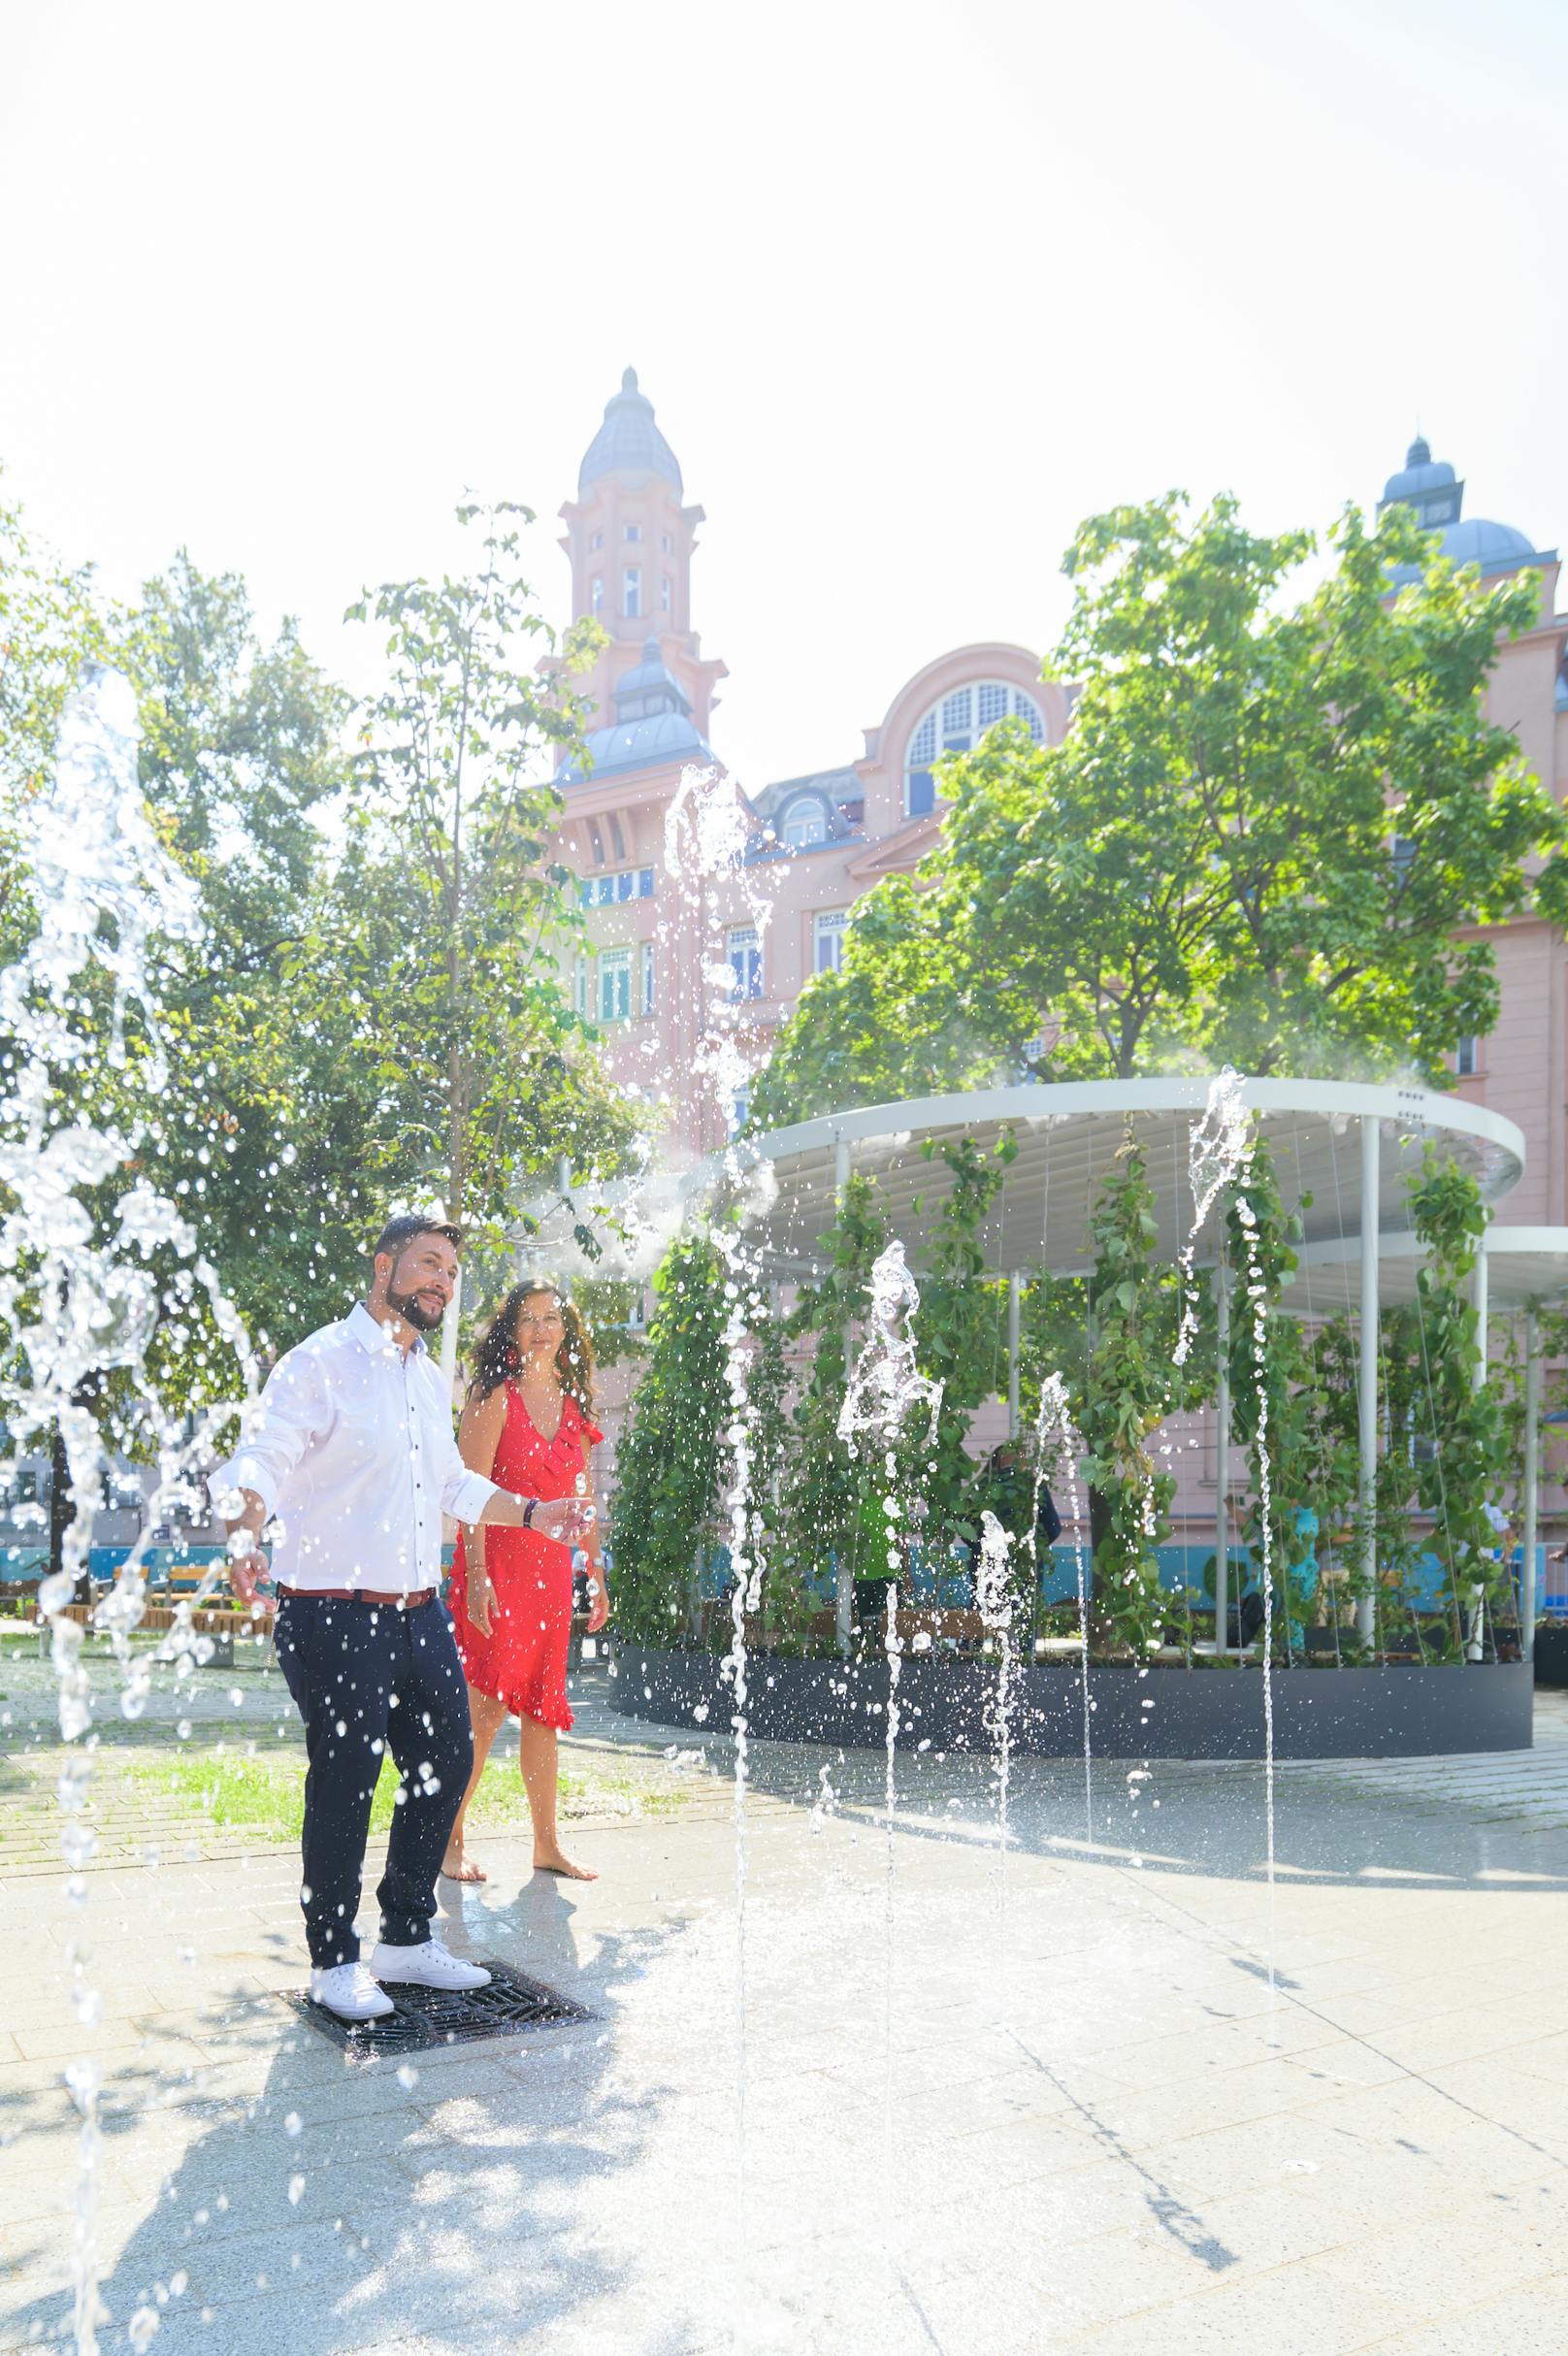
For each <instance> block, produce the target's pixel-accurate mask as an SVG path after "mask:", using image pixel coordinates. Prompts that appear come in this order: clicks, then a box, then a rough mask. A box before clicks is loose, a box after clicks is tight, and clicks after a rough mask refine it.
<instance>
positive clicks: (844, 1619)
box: [833, 1137, 855, 1659]
mask: <svg viewBox="0 0 1568 2356" xmlns="http://www.w3.org/2000/svg"><path fill="white" fill-rule="evenodd" d="M848 1193H849V1140H848V1138H847V1137H837V1138H835V1139H834V1140H833V1209H834V1211H835V1213H837V1214H839V1215H842V1212H843V1208H844V1197H845V1195H846V1194H848ZM849 1345H850V1333H849V1328H848V1326H847V1325H846V1326H845V1328H844V1365H845V1371H846V1373H847V1371H848V1366H849ZM854 1620H855V1563H854V1558H853V1555H852V1554H851V1553H850V1551H849V1549H848V1547H847V1546H840V1548H839V1550H838V1559H837V1562H836V1563H835V1565H834V1570H833V1633H834V1636H835V1638H836V1641H837V1645H838V1650H839V1652H840V1654H842V1655H843V1657H844V1658H846V1659H847V1658H848V1655H849V1643H850V1636H851V1633H852V1630H853V1627H854Z"/></svg>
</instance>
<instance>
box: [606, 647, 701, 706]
mask: <svg viewBox="0 0 1568 2356" xmlns="http://www.w3.org/2000/svg"><path fill="white" fill-rule="evenodd" d="M691 708H692V704H691V698H690V697H689V696H688V695H687V693H686V691H685V689H684V688H683V687H682V686H681V684H680V681H679V680H678V679H676V678H675V677H674V676H673V675H672V674H671V672H670V671H669V670H667V669H666V666H665V659H664V656H663V655H662V654H661V653H660V651H659V641H658V639H657V638H644V639H643V641H642V660H641V662H640V663H639V664H638V665H637V669H636V670H635V671H628V672H627V673H626V675H625V676H624V678H621V679H618V680H617V681H616V683H615V709H616V711H617V713H618V714H619V716H620V717H621V718H622V719H623V720H641V719H646V718H647V717H648V716H649V715H650V714H651V713H653V712H656V711H690V710H691Z"/></svg>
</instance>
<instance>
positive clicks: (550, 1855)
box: [534, 1849, 599, 1882]
mask: <svg viewBox="0 0 1568 2356" xmlns="http://www.w3.org/2000/svg"><path fill="white" fill-rule="evenodd" d="M534 1871H535V1872H536V1873H537V1874H559V1875H560V1877H561V1879H562V1881H563V1882H597V1881H598V1880H599V1874H598V1871H597V1869H596V1868H595V1867H594V1866H592V1865H578V1864H576V1863H574V1861H573V1860H572V1858H571V1857H569V1856H568V1855H567V1853H566V1851H565V1849H535V1851H534Z"/></svg>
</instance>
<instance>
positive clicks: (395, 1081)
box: [303, 504, 632, 1238]
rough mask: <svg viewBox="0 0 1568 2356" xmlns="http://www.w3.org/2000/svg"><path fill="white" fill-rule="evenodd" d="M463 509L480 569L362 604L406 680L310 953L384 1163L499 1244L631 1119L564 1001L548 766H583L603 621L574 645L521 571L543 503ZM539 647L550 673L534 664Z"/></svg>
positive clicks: (362, 758) (387, 695) (367, 755)
mask: <svg viewBox="0 0 1568 2356" xmlns="http://www.w3.org/2000/svg"><path fill="white" fill-rule="evenodd" d="M458 514H459V520H460V521H461V522H462V523H463V524H464V525H465V526H471V527H472V526H476V527H477V529H478V532H479V537H480V543H481V544H480V555H479V562H478V565H477V567H476V569H475V570H474V572H473V573H470V574H465V575H462V576H453V575H445V576H443V577H442V578H441V580H439V581H427V580H422V579H421V580H411V581H402V582H395V583H389V584H387V585H385V586H383V587H382V588H380V589H378V590H376V591H375V592H370V591H367V592H366V594H365V595H364V596H363V597H362V598H361V599H360V600H359V602H358V603H357V604H356V605H352V606H351V607H350V608H349V617H350V618H351V619H354V620H358V621H364V622H372V623H375V624H377V625H379V626H380V627H381V628H382V629H383V630H384V632H385V634H386V654H387V662H388V667H389V672H390V676H389V682H388V684H387V686H386V687H385V689H384V690H383V691H382V692H381V693H380V694H378V695H377V696H376V697H374V698H373V699H372V700H371V701H370V703H369V704H367V706H366V707H365V711H364V715H363V717H364V742H363V748H362V750H361V752H360V755H359V757H358V761H357V764H356V771H357V774H356V786H355V793H354V798H353V802H352V810H351V818H350V825H349V830H348V839H347V844H346V848H345V853H344V856H343V861H342V863H341V866H340V867H339V870H338V873H337V876H336V878H335V882H334V888H333V890H332V892H331V894H330V895H329V896H328V898H327V900H326V903H325V905H324V906H323V908H322V909H321V911H320V914H319V917H318V921H317V926H316V930H315V933H314V936H313V937H312V939H311V940H310V942H309V943H308V944H306V947H305V950H304V953H303V954H304V956H305V958H306V959H308V960H309V961H310V963H311V964H312V965H313V966H314V967H315V969H316V971H317V972H318V974H319V975H321V976H322V977H324V980H325V984H326V987H327V989H328V990H329V991H330V992H332V993H345V994H346V995H347V996H348V998H349V999H350V1000H351V1002H353V1003H354V1004H355V1005H356V1007H358V1008H359V1009H360V1010H361V1016H362V1021H361V1031H362V1036H363V1038H364V1040H365V1042H366V1045H367V1047H368V1049H369V1050H370V1052H371V1055H372V1058H373V1062H374V1070H375V1076H376V1083H377V1088H378V1099H377V1104H376V1119H375V1123H374V1125H373V1129H374V1133H373V1137H372V1141H371V1142H372V1155H371V1159H372V1164H373V1167H374V1168H376V1171H377V1173H378V1175H379V1176H380V1177H381V1178H382V1180H383V1181H384V1182H395V1183H398V1184H401V1185H403V1186H404V1187H409V1186H411V1185H414V1184H416V1183H419V1182H420V1181H422V1182H423V1185H424V1187H425V1189H426V1190H427V1192H429V1191H434V1192H435V1193H437V1194H439V1195H440V1197H441V1201H442V1202H443V1204H444V1207H445V1211H446V1215H447V1217H448V1218H451V1219H455V1220H461V1221H463V1222H464V1223H465V1225H466V1226H467V1227H470V1228H471V1230H474V1231H475V1232H476V1233H479V1234H481V1235H482V1234H486V1233H487V1234H488V1235H489V1236H490V1237H492V1238H495V1237H497V1236H499V1234H500V1233H501V1232H502V1231H503V1230H504V1228H505V1227H506V1223H507V1221H508V1220H509V1219H510V1218H511V1217H512V1216H513V1215H514V1212H515V1208H516V1203H517V1197H518V1192H519V1187H520V1183H521V1182H522V1181H523V1180H524V1179H525V1178H527V1177H528V1176H530V1175H532V1174H537V1173H538V1172H539V1171H541V1170H543V1169H546V1168H548V1167H549V1166H550V1165H551V1164H552V1163H553V1162H554V1161H555V1159H556V1158H557V1157H558V1156H559V1155H562V1154H567V1155H569V1156H570V1157H571V1158H572V1161H573V1162H575V1163H576V1164H577V1165H578V1166H579V1167H582V1168H590V1167H600V1168H604V1167H612V1166H614V1164H615V1162H616V1158H617V1157H618V1156H619V1155H620V1154H621V1152H622V1151H623V1150H624V1148H625V1146H626V1144H627V1143H628V1141H629V1139H630V1137H631V1134H632V1121H631V1116H630V1112H629V1109H628V1106H627V1103H626V1100H625V1099H624V1098H623V1097H622V1096H620V1094H619V1093H618V1092H617V1091H616V1090H615V1089H613V1088H612V1087H611V1086H610V1085H609V1084H608V1083H607V1082H606V1081H605V1079H604V1076H603V1073H602V1072H601V1070H600V1067H599V1063H598V1060H597V1058H595V1057H594V1055H593V1054H592V1053H591V1052H590V1041H589V1035H588V1033H587V1031H586V1028H585V1026H584V1025H583V1024H582V1023H580V1022H579V1020H578V1018H577V1016H576V1014H575V1013H574V1012H573V1010H572V1005H571V1003H570V1001H569V998H568V997H567V994H566V992H565V990H564V988H563V981H562V965H563V959H564V956H565V953H566V949H567V947H568V945H569V943H570V942H571V940H572V938H573V937H574V926H575V911H574V909H573V907H572V902H571V900H570V899H569V896H568V893H567V889H566V887H567V885H568V882H569V880H570V879H569V878H568V877H567V875H566V873H565V871H564V870H563V869H562V868H560V867H556V866H554V865H552V864H551V862H550V860H549V858H548V844H549V838H550V835H551V834H552V832H553V830H554V826H555V823H556V821H557V819H558V817H559V815H560V812H561V808H562V803H561V799H560V796H559V794H558V793H557V791H556V789H555V787H554V785H553V784H552V783H551V781H550V777H549V774H548V769H547V756H548V754H549V752H550V750H551V749H552V748H562V749H565V750H566V751H568V752H572V751H580V750H581V745H582V733H581V731H582V721H583V718H584V713H585V706H584V704H583V703H582V700H581V698H580V696H578V695H577V693H576V692H575V691H574V689H573V688H572V684H571V682H572V677H573V675H574V674H575V673H577V672H578V671H581V670H582V669H583V668H584V667H585V666H586V664H587V663H588V662H589V661H591V659H592V656H593V653H594V650H595V647H596V646H597V644H598V643H599V633H598V629H597V625H595V624H593V623H577V624H574V625H573V627H572V631H571V632H570V633H569V634H568V636H567V638H566V639H565V641H564V642H563V644H562V645H561V646H560V647H559V648H558V647H557V642H556V639H555V636H554V633H553V632H552V631H551V630H550V628H549V625H548V624H547V623H546V622H545V621H544V620H543V618H542V616H541V615H540V614H539V610H538V608H537V605H536V604H535V601H534V595H533V592H532V590H531V589H530V588H529V586H528V583H527V581H526V580H525V579H524V577H523V575H522V572H521V569H520V541H519V533H518V526H519V524H520V523H521V522H526V521H529V520H531V518H530V517H529V514H528V510H527V509H525V508H521V507H513V506H510V505H505V504H504V505H500V506H496V507H462V508H460V509H459V510H458ZM530 648H534V649H542V650H543V652H544V655H545V658H546V674H545V675H543V676H541V675H540V674H539V671H536V670H534V669H525V668H524V657H525V653H526V651H527V650H528V649H530Z"/></svg>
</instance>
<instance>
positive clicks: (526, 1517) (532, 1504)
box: [523, 1497, 539, 1530]
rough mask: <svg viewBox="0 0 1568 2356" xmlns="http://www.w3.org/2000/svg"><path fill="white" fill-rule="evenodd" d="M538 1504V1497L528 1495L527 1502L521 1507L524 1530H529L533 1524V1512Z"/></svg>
mask: <svg viewBox="0 0 1568 2356" xmlns="http://www.w3.org/2000/svg"><path fill="white" fill-rule="evenodd" d="M538 1504H539V1499H538V1497H530V1498H529V1500H528V1503H527V1504H526V1505H525V1506H524V1508H523V1527H524V1529H525V1530H531V1529H532V1528H533V1526H534V1512H535V1508H536V1507H537V1506H538Z"/></svg>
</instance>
